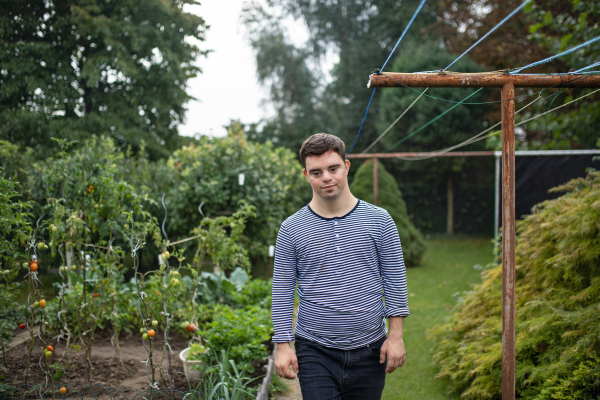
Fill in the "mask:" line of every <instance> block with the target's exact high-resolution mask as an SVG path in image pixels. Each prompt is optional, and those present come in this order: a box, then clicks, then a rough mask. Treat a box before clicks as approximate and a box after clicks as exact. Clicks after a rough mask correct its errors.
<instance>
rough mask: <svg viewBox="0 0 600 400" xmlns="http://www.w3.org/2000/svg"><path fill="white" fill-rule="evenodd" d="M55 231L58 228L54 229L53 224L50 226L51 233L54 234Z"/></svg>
mask: <svg viewBox="0 0 600 400" xmlns="http://www.w3.org/2000/svg"><path fill="white" fill-rule="evenodd" d="M57 230H58V228H57V227H56V225H54V224H52V225H50V231H51V232H56V231H57Z"/></svg>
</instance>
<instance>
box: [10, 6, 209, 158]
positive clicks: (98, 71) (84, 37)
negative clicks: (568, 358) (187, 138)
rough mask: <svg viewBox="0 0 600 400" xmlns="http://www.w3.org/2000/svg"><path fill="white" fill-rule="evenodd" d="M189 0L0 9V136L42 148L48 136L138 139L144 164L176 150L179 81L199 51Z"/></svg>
mask: <svg viewBox="0 0 600 400" xmlns="http://www.w3.org/2000/svg"><path fill="white" fill-rule="evenodd" d="M188 4H199V3H198V2H196V1H195V0H169V1H162V0H148V1H145V2H144V3H143V4H140V3H138V2H135V1H132V0H113V1H110V2H107V1H99V0H91V1H88V0H67V1H59V2H48V1H42V0H29V1H19V2H7V3H3V6H2V11H3V12H2V14H1V15H0V24H1V25H2V27H3V29H2V31H1V32H0V54H1V55H0V85H2V96H1V97H0V110H2V111H0V138H2V139H6V140H8V141H10V142H12V143H18V144H20V145H23V146H27V147H31V148H34V149H35V150H36V152H43V151H44V149H47V148H49V147H50V144H51V143H50V142H49V138H50V137H52V136H54V137H61V138H66V139H69V140H83V139H86V138H89V137H90V136H91V135H92V134H96V135H110V136H111V137H113V138H115V139H116V140H118V144H119V145H123V146H132V147H133V148H134V149H139V148H140V147H141V146H142V142H143V141H145V142H146V143H147V146H148V149H149V151H150V152H151V154H152V157H153V158H157V157H161V156H164V155H166V154H165V150H167V149H170V150H172V149H174V148H176V146H177V144H178V140H177V124H179V123H180V122H181V121H182V120H183V115H184V112H185V108H184V104H185V102H187V101H188V100H190V99H191V96H189V95H188V94H187V93H186V82H187V80H188V79H190V78H192V77H194V76H196V74H197V73H198V72H199V71H200V70H199V68H198V67H197V66H195V65H194V64H193V62H194V61H195V59H196V57H198V56H199V55H203V54H206V52H205V51H200V50H199V49H198V47H197V46H196V45H195V44H193V41H191V40H189V39H190V38H193V39H197V40H199V41H202V40H204V32H205V22H204V20H203V19H202V18H200V17H198V16H196V15H194V14H191V13H188V12H185V11H184V5H188Z"/></svg>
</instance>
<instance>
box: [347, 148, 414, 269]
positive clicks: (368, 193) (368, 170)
mask: <svg viewBox="0 0 600 400" xmlns="http://www.w3.org/2000/svg"><path fill="white" fill-rule="evenodd" d="M372 163H373V161H371V160H368V161H365V162H364V163H363V164H362V165H361V166H360V167H359V168H358V170H357V171H356V175H355V176H354V181H353V182H352V185H350V190H351V191H352V194H353V195H354V196H356V197H358V198H359V199H361V200H364V201H366V202H368V203H373V164H372ZM377 173H378V175H377V178H378V179H377V180H378V184H379V196H378V197H379V198H378V204H377V205H378V206H379V207H381V208H384V209H385V210H387V212H388V213H390V216H391V217H392V219H393V220H394V222H395V223H396V227H398V234H399V235H400V241H401V242H402V253H403V255H404V262H405V263H406V265H407V266H414V265H419V263H420V262H421V259H422V258H423V253H425V250H426V246H425V239H424V238H423V235H422V234H421V232H419V231H418V230H417V228H415V226H414V225H413V223H412V222H410V219H409V217H408V212H407V209H406V202H405V201H404V199H403V198H402V192H401V191H400V189H398V183H397V182H396V179H394V177H393V176H392V174H390V173H389V172H387V171H386V170H385V168H384V166H383V165H382V164H381V163H378V169H377Z"/></svg>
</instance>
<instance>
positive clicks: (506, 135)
mask: <svg viewBox="0 0 600 400" xmlns="http://www.w3.org/2000/svg"><path fill="white" fill-rule="evenodd" d="M367 86H368V87H370V88H383V87H406V86H408V87H462V88H479V87H501V88H502V399H503V400H514V399H515V395H516V391H515V100H514V96H515V87H537V88H542V87H555V88H561V87H563V88H571V87H581V88H597V87H600V75H576V74H563V75H558V74H554V75H550V74H548V75H529V74H519V75H509V74H500V73H499V74H451V75H448V74H442V73H426V74H422V73H416V74H412V73H398V72H386V73H382V74H373V75H371V76H370V77H369V83H368V85H367ZM432 154H433V153H432ZM363 156H365V157H374V156H375V157H376V156H377V155H374V154H370V155H368V154H365V155H363Z"/></svg>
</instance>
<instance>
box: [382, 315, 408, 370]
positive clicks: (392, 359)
mask: <svg viewBox="0 0 600 400" xmlns="http://www.w3.org/2000/svg"><path fill="white" fill-rule="evenodd" d="M388 325H389V333H388V338H387V340H386V341H385V342H384V343H383V345H382V346H381V354H380V356H379V362H380V363H382V364H383V363H384V362H385V359H386V357H387V359H388V364H387V368H386V370H385V372H387V373H388V374H389V373H392V372H394V370H395V369H396V368H398V367H401V366H402V365H403V364H404V361H405V360H406V350H405V349H404V340H403V339H402V326H403V325H404V317H388Z"/></svg>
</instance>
